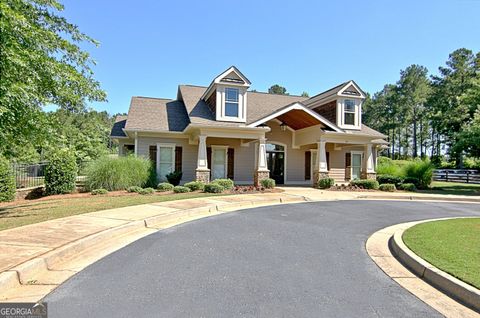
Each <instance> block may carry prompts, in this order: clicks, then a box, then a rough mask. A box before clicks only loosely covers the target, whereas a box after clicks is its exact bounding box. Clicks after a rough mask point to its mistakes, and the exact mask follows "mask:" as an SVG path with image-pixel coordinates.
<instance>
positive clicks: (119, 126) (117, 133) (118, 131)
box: [110, 115, 127, 137]
mask: <svg viewBox="0 0 480 318" xmlns="http://www.w3.org/2000/svg"><path fill="white" fill-rule="evenodd" d="M126 123H127V116H123V115H119V116H117V117H115V123H114V124H113V127H112V130H111V131H110V136H112V137H127V135H125V132H124V131H123V128H125V124H126Z"/></svg>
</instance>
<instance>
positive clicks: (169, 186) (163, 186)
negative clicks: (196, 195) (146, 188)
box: [157, 182, 174, 192]
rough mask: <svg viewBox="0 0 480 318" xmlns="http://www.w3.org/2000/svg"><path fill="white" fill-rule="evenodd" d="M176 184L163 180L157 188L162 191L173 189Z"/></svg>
mask: <svg viewBox="0 0 480 318" xmlns="http://www.w3.org/2000/svg"><path fill="white" fill-rule="evenodd" d="M173 187H174V185H173V184H171V183H168V182H162V183H159V184H158V185H157V190H158V191H160V192H166V191H172V190H173Z"/></svg>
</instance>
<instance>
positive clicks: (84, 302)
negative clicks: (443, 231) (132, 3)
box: [45, 201, 480, 317]
mask: <svg viewBox="0 0 480 318" xmlns="http://www.w3.org/2000/svg"><path fill="white" fill-rule="evenodd" d="M471 215H480V211H479V208H478V205H471V204H448V203H434V202H428V203H427V202H422V203H420V202H393V201H340V202H312V203H302V204H295V205H285V206H273V207H264V208H256V209H251V210H248V211H242V212H232V213H229V214H224V215H219V216H215V217H210V218H205V219H201V220H198V221H194V222H190V223H186V224H183V225H180V226H177V227H174V228H171V229H168V230H163V231H160V232H157V233H154V234H152V235H150V236H147V237H145V238H143V239H141V240H139V241H136V242H134V243H132V244H131V245H129V246H127V247H125V248H123V249H121V250H119V251H117V252H115V253H113V254H111V255H109V256H107V257H105V258H104V259H102V260H100V261H98V262H97V263H94V264H92V265H91V266H89V267H88V268H86V269H85V270H84V271H82V272H80V273H79V274H77V275H76V276H74V277H72V278H71V279H70V280H69V281H67V282H66V283H65V284H63V285H61V286H60V287H59V288H58V289H56V290H55V291H54V292H52V293H51V294H50V295H48V296H47V297H46V299H45V300H46V301H47V302H48V304H49V317H65V316H68V317H87V316H95V317H97V316H102V317H132V316H133V317H151V316H157V317H191V316H194V317H200V316H205V317H225V316H227V317H292V316H295V317H313V316H315V317H352V316H355V317H379V316H387V317H440V314H439V313H438V312H436V311H435V310H433V309H432V308H430V307H429V306H427V305H426V304H424V303H423V302H421V301H420V300H418V299H417V298H416V297H415V296H413V295H411V294H410V293H409V292H407V291H406V290H405V289H403V288H402V287H400V286H399V285H398V284H397V283H395V282H394V281H393V280H391V279H390V278H389V277H388V276H386V275H385V274H384V273H383V272H382V270H381V269H379V268H378V267H377V266H376V265H375V263H374V262H373V261H372V260H371V259H370V258H369V256H368V255H367V253H366V251H365V241H366V240H367V238H368V237H369V236H370V235H371V234H372V233H373V232H375V231H376V230H378V229H381V228H383V227H385V226H387V225H391V224H396V223H400V222H406V221H412V220H420V219H425V218H434V217H446V216H471Z"/></svg>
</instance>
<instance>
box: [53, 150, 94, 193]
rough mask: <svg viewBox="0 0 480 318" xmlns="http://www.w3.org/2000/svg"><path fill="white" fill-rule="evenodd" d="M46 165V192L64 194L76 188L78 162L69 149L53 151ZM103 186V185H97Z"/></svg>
mask: <svg viewBox="0 0 480 318" xmlns="http://www.w3.org/2000/svg"><path fill="white" fill-rule="evenodd" d="M48 159H49V162H48V164H47V166H46V167H45V192H46V194H64V193H70V192H72V191H73V190H75V181H76V179H77V162H76V161H75V155H74V154H73V152H72V151H70V150H69V149H61V150H58V151H56V152H53V153H52V154H51V155H50V157H49V158H48ZM95 188H101V187H95Z"/></svg>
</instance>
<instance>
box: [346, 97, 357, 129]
mask: <svg viewBox="0 0 480 318" xmlns="http://www.w3.org/2000/svg"><path fill="white" fill-rule="evenodd" d="M343 123H344V124H345V125H355V101H354V100H351V99H346V100H345V102H344V109H343Z"/></svg>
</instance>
